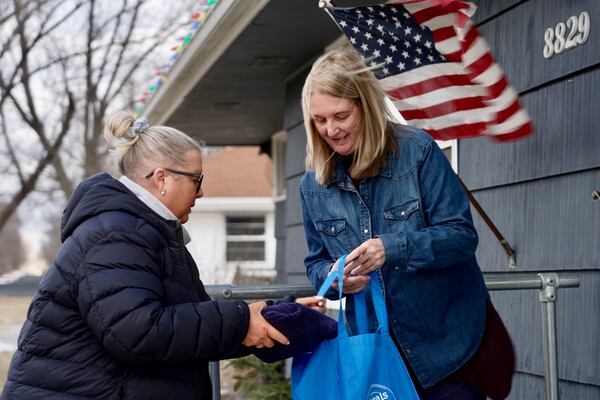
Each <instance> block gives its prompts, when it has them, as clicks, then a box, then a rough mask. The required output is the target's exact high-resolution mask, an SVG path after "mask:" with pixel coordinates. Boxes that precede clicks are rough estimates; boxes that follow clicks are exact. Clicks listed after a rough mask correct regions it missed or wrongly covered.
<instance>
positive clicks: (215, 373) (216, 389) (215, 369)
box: [208, 361, 221, 400]
mask: <svg viewBox="0 0 600 400" xmlns="http://www.w3.org/2000/svg"><path fill="white" fill-rule="evenodd" d="M208 368H209V371H210V380H211V382H212V398H213V400H221V369H220V367H219V362H218V361H211V362H210V363H209V367H208Z"/></svg>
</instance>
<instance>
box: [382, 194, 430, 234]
mask: <svg viewBox="0 0 600 400" xmlns="http://www.w3.org/2000/svg"><path fill="white" fill-rule="evenodd" d="M383 217H384V218H385V220H386V221H387V222H388V227H389V228H390V229H391V231H392V232H407V231H413V230H417V229H421V228H423V227H424V223H423V218H422V216H421V205H420V202H419V199H411V200H408V201H405V202H402V203H400V204H394V205H391V206H389V207H386V208H384V210H383Z"/></svg>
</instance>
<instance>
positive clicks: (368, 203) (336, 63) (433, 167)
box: [300, 49, 514, 400]
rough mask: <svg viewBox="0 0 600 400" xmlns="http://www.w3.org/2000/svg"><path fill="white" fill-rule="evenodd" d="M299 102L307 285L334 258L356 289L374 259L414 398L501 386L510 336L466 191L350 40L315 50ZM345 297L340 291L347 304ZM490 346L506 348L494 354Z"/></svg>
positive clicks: (506, 385)
mask: <svg viewBox="0 0 600 400" xmlns="http://www.w3.org/2000/svg"><path fill="white" fill-rule="evenodd" d="M302 106H303V113H304V121H305V128H306V132H307V156H306V167H307V172H306V174H305V175H304V177H303V178H302V181H301V183H300V197H301V203H302V212H303V219H304V229H305V234H306V240H307V243H308V254H307V256H306V258H305V260H304V262H305V265H306V268H307V274H308V277H309V279H310V280H311V282H312V283H313V285H314V286H315V287H317V288H318V287H319V286H321V284H322V283H323V281H324V280H325V278H326V277H327V275H328V274H329V273H330V271H332V270H337V269H338V268H344V276H345V277H344V293H345V294H352V293H358V292H360V291H361V290H362V289H363V288H365V287H366V285H367V284H368V282H369V279H370V276H369V275H368V274H369V273H370V272H372V271H375V275H373V276H376V277H377V278H378V279H380V280H381V283H382V287H383V288H384V291H385V297H386V304H387V308H388V314H389V318H390V324H391V328H392V329H391V331H392V332H393V338H394V340H395V342H396V345H397V346H398V349H399V351H400V353H401V354H402V356H403V358H404V359H405V361H406V362H407V366H408V367H409V370H410V371H411V373H412V377H413V381H414V383H415V386H416V387H417V389H418V391H419V392H420V395H421V396H422V398H424V399H469V400H470V399H477V400H479V399H484V398H485V396H484V394H483V393H485V394H486V395H488V396H490V397H492V398H494V399H499V398H504V397H506V395H507V394H508V392H509V391H510V381H511V377H512V371H513V366H514V358H513V357H512V346H511V344H510V339H509V337H508V334H507V333H506V330H505V329H504V326H503V325H502V322H501V321H500V319H499V318H498V316H497V314H496V312H495V310H494V309H493V307H492V306H491V303H489V299H488V297H489V296H488V293H487V290H486V287H485V284H484V281H483V277H482V274H481V271H480V269H479V266H478V264H477V261H476V259H475V249H476V248H477V241H478V239H477V232H476V231H475V228H474V226H473V222H472V219H471V213H470V207H469V202H468V200H467V197H466V195H465V193H464V191H463V189H462V187H461V185H460V183H459V181H458V179H457V177H456V175H455V174H454V172H453V170H452V168H451V167H450V165H449V163H448V161H447V159H446V157H445V156H444V154H443V153H442V151H441V150H440V149H439V147H438V146H437V144H436V143H435V141H434V140H433V139H432V138H431V137H430V136H429V135H428V134H427V133H425V132H423V131H421V130H419V129H416V128H412V127H409V126H406V125H398V124H396V123H394V122H393V118H392V117H391V115H390V114H389V111H388V109H387V108H386V106H385V94H384V93H383V91H382V90H381V88H380V86H379V84H378V83H377V80H376V79H375V77H374V76H373V74H372V73H371V72H370V71H369V70H368V69H367V68H366V66H365V65H364V63H363V62H362V60H361V58H360V56H359V55H358V54H357V53H356V52H354V51H353V50H350V49H341V50H334V51H332V52H330V53H327V54H325V55H324V56H322V57H321V58H320V59H318V60H317V61H316V62H315V64H314V65H313V67H312V70H311V72H310V74H309V75H308V77H307V79H306V83H305V85H304V89H303V92H302ZM343 254H348V257H347V262H346V264H345V265H341V266H339V265H337V260H338V259H339V257H340V256H342V255H343ZM335 287H336V289H337V286H335ZM328 295H329V297H331V298H337V294H336V293H333V292H331V293H329V294H328ZM486 303H487V306H486ZM353 308H354V307H353V301H352V296H350V297H349V298H348V302H347V315H348V314H349V315H352V312H353ZM486 310H487V311H486ZM486 315H487V318H486ZM350 320H352V319H350ZM490 341H491V342H490ZM482 343H484V344H485V343H490V344H491V345H486V346H484V345H483V344H482ZM484 347H485V348H484ZM488 347H489V348H488ZM478 350H479V351H478ZM497 352H500V353H504V354H506V355H505V356H504V358H503V359H502V360H501V361H500V362H498V361H497V360H493V358H494V357H496V356H497V354H495V353H497ZM492 361H493V363H492ZM492 364H493V365H492ZM490 368H494V371H490Z"/></svg>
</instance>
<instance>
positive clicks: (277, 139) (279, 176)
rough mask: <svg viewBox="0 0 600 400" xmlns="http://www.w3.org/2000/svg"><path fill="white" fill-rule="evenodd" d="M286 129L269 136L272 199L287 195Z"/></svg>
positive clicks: (281, 198)
mask: <svg viewBox="0 0 600 400" xmlns="http://www.w3.org/2000/svg"><path fill="white" fill-rule="evenodd" d="M287 139H288V133H287V131H279V132H276V133H275V134H273V136H271V157H272V158H273V200H274V201H275V202H279V201H283V200H285V199H286V197H287V189H286V179H285V157H286V154H285V153H286V148H287Z"/></svg>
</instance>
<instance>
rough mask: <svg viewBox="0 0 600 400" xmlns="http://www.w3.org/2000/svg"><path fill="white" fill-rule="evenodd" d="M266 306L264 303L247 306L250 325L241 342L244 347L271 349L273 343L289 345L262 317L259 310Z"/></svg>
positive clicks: (286, 339)
mask: <svg viewBox="0 0 600 400" xmlns="http://www.w3.org/2000/svg"><path fill="white" fill-rule="evenodd" d="M266 306H267V303H265V302H264V301H259V302H256V303H252V304H248V308H249V309H250V325H249V326H248V333H247V334H246V338H245V339H244V341H243V342H242V344H243V345H244V346H248V347H250V346H255V347H257V348H259V349H260V348H263V347H273V346H274V345H275V342H274V341H277V342H279V343H281V344H289V343H290V341H289V340H288V338H286V337H285V336H284V335H283V334H282V333H281V332H279V331H278V330H277V329H275V328H274V327H273V325H271V324H269V323H268V322H267V320H266V319H265V318H264V317H263V316H262V314H261V310H262V309H263V308H265V307H266Z"/></svg>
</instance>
